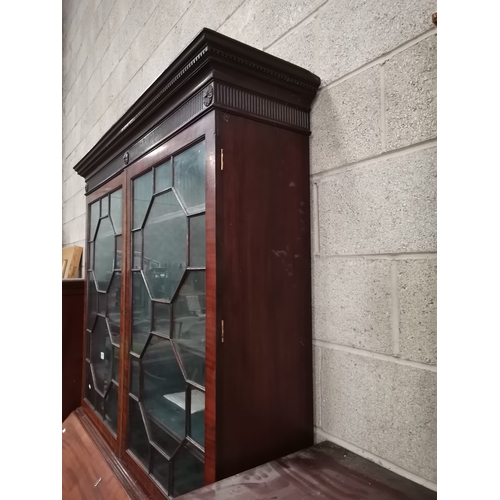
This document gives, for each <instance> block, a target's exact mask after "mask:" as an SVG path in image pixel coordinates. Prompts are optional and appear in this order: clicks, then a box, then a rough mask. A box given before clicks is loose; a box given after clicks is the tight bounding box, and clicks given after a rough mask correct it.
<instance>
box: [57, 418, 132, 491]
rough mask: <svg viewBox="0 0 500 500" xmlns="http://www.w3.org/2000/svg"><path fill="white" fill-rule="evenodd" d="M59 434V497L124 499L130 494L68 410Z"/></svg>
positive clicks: (77, 420)
mask: <svg viewBox="0 0 500 500" xmlns="http://www.w3.org/2000/svg"><path fill="white" fill-rule="evenodd" d="M62 426H63V429H65V431H64V432H63V434H62V498H63V500H90V499H92V500H94V499H95V500H101V499H102V500H109V499H111V498H112V499H114V500H128V499H129V498H130V497H129V495H127V492H126V491H125V489H124V488H123V486H122V485H121V483H120V481H119V480H118V479H117V478H116V476H115V475H114V474H113V471H112V470H111V468H110V467H109V466H108V465H107V463H106V461H105V460H104V458H103V456H102V455H101V453H100V451H99V449H98V448H97V446H96V444H95V443H94V442H93V441H92V439H91V438H90V436H89V435H88V433H87V432H86V431H85V429H84V428H83V426H82V424H81V422H80V421H79V419H78V418H77V417H76V415H75V414H74V413H72V414H71V415H70V416H69V417H68V418H67V419H66V420H65V421H64V422H63V425H62Z"/></svg>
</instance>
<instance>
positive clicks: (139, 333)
mask: <svg viewBox="0 0 500 500" xmlns="http://www.w3.org/2000/svg"><path fill="white" fill-rule="evenodd" d="M150 331H151V299H150V298H149V293H148V291H147V289H146V285H145V284H144V280H143V279H142V275H141V273H140V272H138V273H133V274H132V346H131V351H133V352H135V353H137V354H141V353H142V349H143V348H144V346H145V344H146V341H147V340H148V337H149V333H150Z"/></svg>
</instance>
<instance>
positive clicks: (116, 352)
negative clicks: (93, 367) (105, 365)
mask: <svg viewBox="0 0 500 500" xmlns="http://www.w3.org/2000/svg"><path fill="white" fill-rule="evenodd" d="M119 369H120V348H119V347H116V346H113V368H112V372H111V378H112V379H113V380H115V381H116V382H118V377H119V376H120V371H119Z"/></svg>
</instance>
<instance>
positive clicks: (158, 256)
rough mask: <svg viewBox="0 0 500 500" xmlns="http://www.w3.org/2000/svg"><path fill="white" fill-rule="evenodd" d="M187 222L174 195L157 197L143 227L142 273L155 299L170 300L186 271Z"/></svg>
mask: <svg viewBox="0 0 500 500" xmlns="http://www.w3.org/2000/svg"><path fill="white" fill-rule="evenodd" d="M186 237H187V218H186V214H185V213H184V210H182V208H181V206H180V205H179V202H178V200H177V197H176V196H175V194H174V193H173V191H168V192H167V193H164V194H161V195H159V196H157V197H156V198H155V199H154V201H153V205H152V207H151V211H150V212H149V215H148V217H147V220H146V224H145V226H144V271H145V274H146V279H147V281H148V284H149V287H150V290H151V295H152V297H153V298H154V299H166V300H171V298H172V296H173V294H174V293H175V290H176V288H177V285H178V284H179V281H180V279H181V277H182V274H183V272H184V269H185V268H186Z"/></svg>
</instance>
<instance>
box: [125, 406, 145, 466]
mask: <svg viewBox="0 0 500 500" xmlns="http://www.w3.org/2000/svg"><path fill="white" fill-rule="evenodd" d="M128 418H129V421H128V447H129V448H130V450H131V451H132V452H133V453H134V455H135V456H136V457H137V458H138V459H139V460H140V461H141V462H142V463H143V465H144V466H145V467H146V468H147V467H148V462H149V440H148V435H147V433H146V428H145V427H144V421H143V420H142V414H141V410H140V409H139V403H137V401H135V400H134V399H133V398H131V397H129V398H128Z"/></svg>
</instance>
